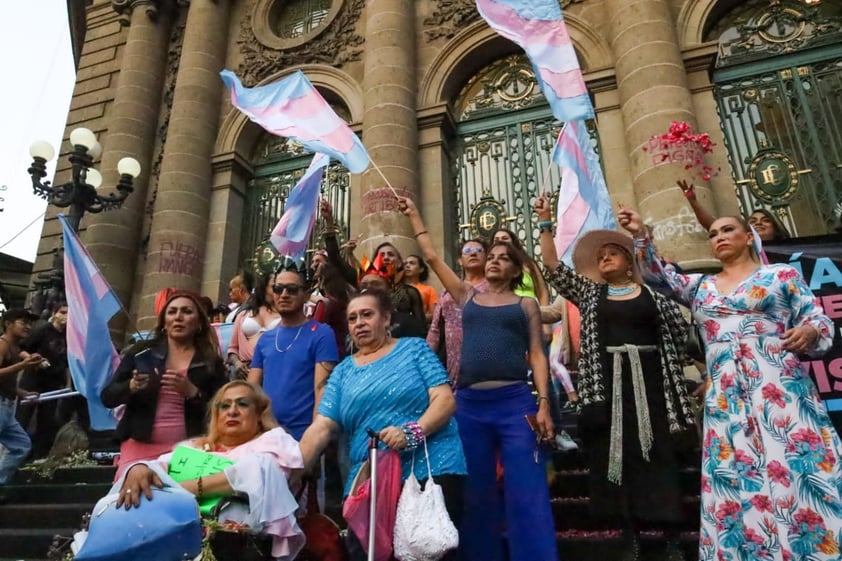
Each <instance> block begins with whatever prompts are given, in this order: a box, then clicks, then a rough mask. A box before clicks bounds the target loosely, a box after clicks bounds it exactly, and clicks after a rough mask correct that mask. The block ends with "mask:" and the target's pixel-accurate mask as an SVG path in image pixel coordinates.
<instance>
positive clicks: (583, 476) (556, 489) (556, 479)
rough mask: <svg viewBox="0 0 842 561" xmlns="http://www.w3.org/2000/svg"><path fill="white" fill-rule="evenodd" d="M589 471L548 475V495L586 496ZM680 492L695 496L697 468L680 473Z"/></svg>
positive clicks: (683, 469) (699, 485)
mask: <svg viewBox="0 0 842 561" xmlns="http://www.w3.org/2000/svg"><path fill="white" fill-rule="evenodd" d="M589 473H590V472H589V470H588V469H587V468H579V469H564V470H560V471H555V472H554V473H552V474H551V475H550V495H551V496H553V497H579V496H583V495H587V494H588V478H589ZM679 477H680V479H679V482H680V485H681V492H682V493H683V494H685V495H696V494H698V493H699V489H700V487H701V472H700V471H699V468H698V467H685V468H682V469H681V471H680V476H679Z"/></svg>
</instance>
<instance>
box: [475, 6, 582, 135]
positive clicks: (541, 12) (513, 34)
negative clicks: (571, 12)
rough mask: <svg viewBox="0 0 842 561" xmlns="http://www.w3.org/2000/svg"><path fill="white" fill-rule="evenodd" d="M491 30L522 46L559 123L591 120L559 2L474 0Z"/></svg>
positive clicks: (577, 61)
mask: <svg viewBox="0 0 842 561" xmlns="http://www.w3.org/2000/svg"><path fill="white" fill-rule="evenodd" d="M477 10H478V11H479V13H480V15H481V16H482V17H483V18H485V21H487V22H488V25H490V26H491V27H492V28H493V29H494V31H496V32H497V33H499V34H500V35H502V36H503V37H505V38H506V39H509V40H510V41H513V42H515V43H517V44H518V45H520V46H521V48H522V49H523V50H524V51H526V55H527V56H528V57H529V60H530V61H532V66H533V67H534V69H535V78H536V79H537V80H538V84H539V85H540V86H541V90H542V91H543V92H544V96H545V97H546V98H547V101H548V102H549V103H550V108H551V109H552V112H553V115H554V116H555V118H556V119H558V120H559V121H562V122H565V123H566V122H567V121H577V120H584V119H593V117H594V111H593V106H592V105H591V98H590V97H589V96H588V90H587V88H586V87H585V79H584V78H583V77H582V71H581V69H580V68H579V59H578V58H577V57H576V51H575V50H574V49H573V41H572V40H571V39H570V35H568V33H567V27H566V26H565V25H564V15H563V14H562V12H561V7H560V6H559V4H558V0H477Z"/></svg>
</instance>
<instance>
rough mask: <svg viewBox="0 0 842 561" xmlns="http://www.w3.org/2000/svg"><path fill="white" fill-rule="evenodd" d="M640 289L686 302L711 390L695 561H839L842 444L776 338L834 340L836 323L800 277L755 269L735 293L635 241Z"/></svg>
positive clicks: (786, 270)
mask: <svg viewBox="0 0 842 561" xmlns="http://www.w3.org/2000/svg"><path fill="white" fill-rule="evenodd" d="M635 246H636V249H637V258H638V261H639V264H640V267H641V269H642V272H643V274H644V278H645V279H646V282H647V283H649V284H650V285H652V286H653V287H654V288H657V289H658V290H660V291H662V292H666V293H669V294H670V295H671V296H672V297H673V298H675V299H676V300H678V301H679V302H680V303H682V304H684V305H686V306H690V307H691V309H692V311H693V315H694V317H695V319H696V321H697V322H698V323H699V325H700V326H701V328H702V331H703V333H702V336H703V338H704V341H705V347H706V353H705V355H706V358H707V370H708V375H709V376H710V378H711V382H712V383H711V385H710V387H709V389H708V391H707V393H706V395H705V420H704V433H703V434H704V444H703V450H702V492H701V495H702V509H701V531H700V535H699V559H700V560H702V561H749V560H751V561H766V560H774V561H790V560H791V561H825V560H831V559H833V560H838V559H840V557H842V556H841V555H840V541H842V500H840V494H842V466H840V457H842V443H841V442H840V440H839V437H838V435H837V434H836V431H835V430H834V429H833V426H832V425H831V423H830V420H829V418H828V415H827V411H826V410H825V406H824V404H823V403H822V402H821V400H820V398H819V396H818V392H817V391H816V388H815V385H814V384H813V382H812V380H811V379H810V377H809V376H808V374H807V371H806V369H805V368H804V366H803V365H802V364H801V362H800V361H799V359H798V357H797V356H795V355H794V354H793V353H790V352H788V351H784V350H782V348H781V345H782V340H781V335H782V334H783V333H784V332H785V331H786V330H788V329H790V328H792V327H796V326H802V325H809V326H811V327H814V328H817V329H818V330H819V331H820V332H821V337H820V338H819V340H818V341H817V345H816V346H817V348H816V351H818V352H823V351H826V350H827V349H828V348H829V347H830V345H831V342H832V338H833V324H832V323H831V321H830V320H829V319H828V318H827V317H826V316H825V315H824V314H823V311H822V309H821V307H819V306H818V305H817V304H816V300H815V297H814V296H813V294H812V292H810V290H809V288H808V287H807V285H806V283H805V282H804V280H803V278H802V277H801V275H800V274H799V273H798V272H797V271H796V270H795V269H794V268H792V267H790V266H788V265H766V266H761V267H759V268H758V269H757V270H756V271H755V272H754V273H753V274H752V275H751V276H750V277H749V278H747V279H745V280H743V281H742V282H741V283H740V284H739V285H737V287H736V288H734V290H733V291H732V292H731V293H730V294H720V292H719V291H718V290H717V288H716V276H715V275H698V274H697V275H680V274H676V273H675V272H674V271H672V270H671V269H670V268H669V267H664V266H663V265H662V263H661V262H660V260H659V259H658V258H657V256H656V252H655V248H654V247H653V246H652V244H651V242H650V241H649V240H648V239H636V240H635Z"/></svg>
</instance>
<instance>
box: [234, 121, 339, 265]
mask: <svg viewBox="0 0 842 561" xmlns="http://www.w3.org/2000/svg"><path fill="white" fill-rule="evenodd" d="M312 159H313V155H312V153H310V152H306V151H305V150H304V149H303V148H302V147H301V145H300V144H298V143H296V142H294V141H290V140H288V139H286V138H278V137H274V136H269V135H266V137H265V138H264V139H263V141H262V142H261V143H260V144H259V145H258V147H257V149H256V151H255V154H254V157H253V161H254V162H255V173H254V178H253V179H252V180H251V181H249V183H248V187H247V189H246V197H245V209H244V213H243V228H242V232H241V235H242V238H241V242H240V262H241V263H242V265H243V266H244V267H250V268H254V267H255V266H256V264H257V263H256V259H255V251H256V250H257V248H258V246H259V245H260V244H261V243H262V242H263V241H264V240H265V239H267V237H268V236H269V234H270V232H271V231H272V228H274V227H275V225H276V224H277V223H278V220H280V218H281V215H282V214H283V213H284V207H285V205H286V200H287V197H289V192H290V190H292V188H293V187H295V184H296V183H297V182H298V180H299V179H301V176H302V175H303V174H304V172H305V171H306V170H307V167H308V166H309V165H310V161H311V160H312ZM349 185H350V173H349V172H348V170H347V169H346V168H345V167H343V166H342V165H341V164H339V163H337V162H335V161H334V162H332V163H331V164H330V166H329V167H328V168H327V171H326V172H325V176H324V179H322V185H321V193H322V197H324V198H326V199H327V200H328V201H330V204H331V207H332V208H333V214H334V217H335V220H336V226H337V227H338V229H339V236H340V238H341V239H347V238H348V235H349V228H350V216H351V201H350V191H349ZM321 226H322V219H321V216H319V217H318V218H317V221H316V226H315V228H314V229H313V237H312V238H311V240H310V247H311V248H313V247H314V245H315V244H316V243H317V242H318V234H319V232H320V230H321Z"/></svg>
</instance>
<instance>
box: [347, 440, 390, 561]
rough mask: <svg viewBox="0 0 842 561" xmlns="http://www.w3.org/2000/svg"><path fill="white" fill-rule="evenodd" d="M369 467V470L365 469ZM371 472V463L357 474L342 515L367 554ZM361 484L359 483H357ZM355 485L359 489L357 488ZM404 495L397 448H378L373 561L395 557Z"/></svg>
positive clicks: (386, 560)
mask: <svg viewBox="0 0 842 561" xmlns="http://www.w3.org/2000/svg"><path fill="white" fill-rule="evenodd" d="M363 470H367V471H363ZM366 473H368V474H370V473H371V466H370V464H369V462H366V463H365V464H363V466H362V467H361V468H360V473H358V474H357V478H356V479H355V482H354V486H352V489H351V493H350V494H349V495H348V498H347V499H345V503H344V504H343V505H342V516H343V517H344V518H345V520H346V521H347V522H348V528H350V529H351V531H352V532H354V535H355V536H357V539H358V540H360V544H361V545H362V548H363V551H365V552H366V553H368V532H369V527H368V516H369V507H370V504H371V479H370V477H369V475H366ZM358 483H359V484H358ZM355 487H356V489H355ZM400 494H401V459H400V456H398V453H397V452H395V451H394V450H378V451H377V497H376V504H375V507H376V511H377V525H376V528H375V531H374V561H388V559H389V558H390V557H391V556H392V536H393V535H394V533H395V513H396V511H397V508H398V499H399V498H400Z"/></svg>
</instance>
